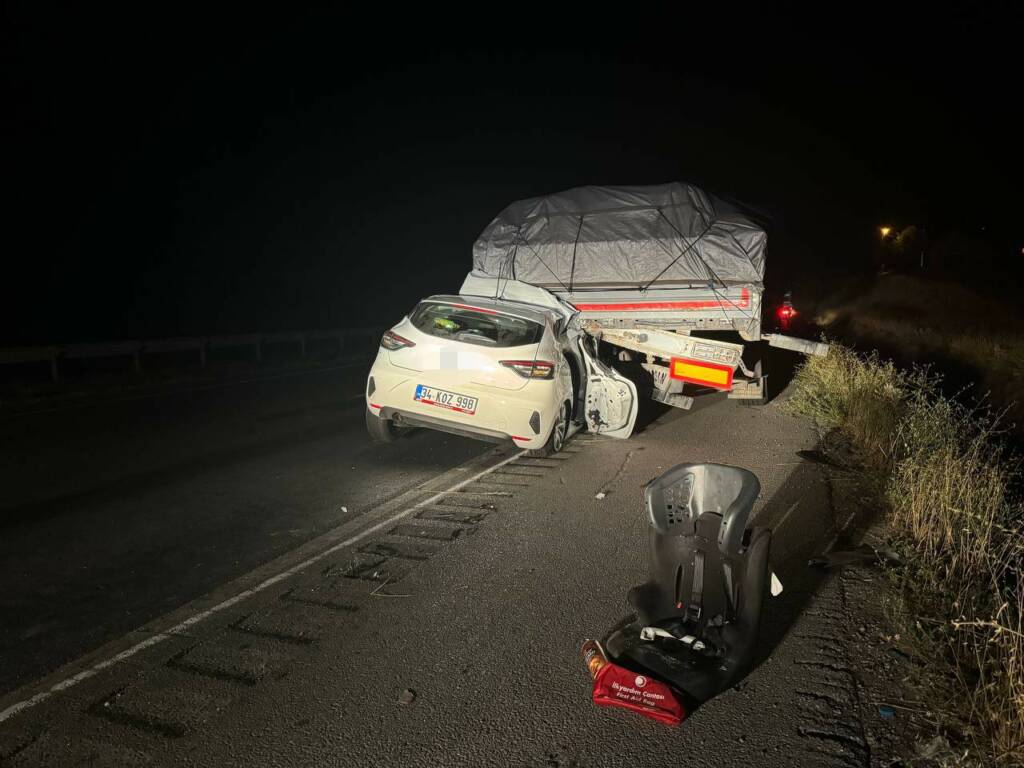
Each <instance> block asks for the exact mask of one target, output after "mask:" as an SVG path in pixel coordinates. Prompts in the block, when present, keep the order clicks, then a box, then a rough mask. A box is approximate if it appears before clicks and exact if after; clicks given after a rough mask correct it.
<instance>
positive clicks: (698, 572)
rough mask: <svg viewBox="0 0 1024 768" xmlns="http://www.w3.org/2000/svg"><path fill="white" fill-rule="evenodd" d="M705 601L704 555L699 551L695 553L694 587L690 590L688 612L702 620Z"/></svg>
mask: <svg viewBox="0 0 1024 768" xmlns="http://www.w3.org/2000/svg"><path fill="white" fill-rule="evenodd" d="M703 599H704V553H703V552H701V551H700V550H697V551H696V552H694V553H693V586H692V587H691V588H690V604H689V605H688V606H687V611H688V612H692V613H693V614H694V617H695V618H698V619H699V618H700V610H701V606H702V605H703Z"/></svg>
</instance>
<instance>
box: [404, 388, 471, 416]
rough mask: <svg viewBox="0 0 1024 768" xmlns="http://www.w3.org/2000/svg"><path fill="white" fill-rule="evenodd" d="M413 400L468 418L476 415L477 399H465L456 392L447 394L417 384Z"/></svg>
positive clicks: (443, 391) (447, 392)
mask: <svg viewBox="0 0 1024 768" xmlns="http://www.w3.org/2000/svg"><path fill="white" fill-rule="evenodd" d="M414 399H415V400H416V401H418V402H420V403H426V404H427V405H437V406H440V407H441V408H447V409H448V410H450V411H458V412H459V413H465V414H468V415H469V416H472V415H473V414H474V413H476V401H477V399H476V398H475V397H467V396H466V395H460V394H458V393H457V392H449V391H448V390H446V389H434V388H433V387H427V386H424V385H423V384H417V385H416V395H415V397H414Z"/></svg>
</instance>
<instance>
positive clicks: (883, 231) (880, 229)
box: [878, 227, 892, 240]
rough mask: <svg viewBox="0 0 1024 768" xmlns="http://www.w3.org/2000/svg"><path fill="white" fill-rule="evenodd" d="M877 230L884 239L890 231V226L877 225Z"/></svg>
mask: <svg viewBox="0 0 1024 768" xmlns="http://www.w3.org/2000/svg"><path fill="white" fill-rule="evenodd" d="M878 231H879V232H881V233H882V239H883V240H884V239H885V238H887V237H888V236H889V233H890V232H892V227H879V228H878Z"/></svg>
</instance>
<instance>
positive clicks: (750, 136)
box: [0, 3, 1024, 344]
mask: <svg viewBox="0 0 1024 768" xmlns="http://www.w3.org/2000/svg"><path fill="white" fill-rule="evenodd" d="M1009 7H1010V6H1009V5H1005V6H998V5H997V6H990V8H989V10H987V11H984V12H979V11H976V10H966V9H965V10H963V11H961V12H960V13H958V14H955V15H950V16H947V17H944V18H934V17H931V16H924V15H920V16H917V15H906V16H904V17H900V18H897V17H894V16H893V15H892V14H891V13H889V12H887V13H886V14H885V15H878V14H875V13H874V12H871V11H868V10H865V9H864V8H862V7H861V6H844V8H843V12H844V13H847V14H851V15H852V14H854V13H856V14H858V15H859V16H858V17H857V18H845V19H844V18H841V17H839V18H836V17H832V16H830V17H828V18H825V17H824V16H823V17H822V18H821V19H814V18H808V17H807V16H806V15H800V14H796V13H793V14H791V18H786V17H781V16H779V15H778V14H774V13H773V14H772V15H771V16H767V15H766V16H765V17H763V18H748V19H746V20H745V22H744V23H742V24H741V23H739V22H740V21H741V20H742V17H743V14H742V12H740V11H738V10H736V11H734V12H732V13H731V14H730V15H729V17H727V18H728V23H726V20H704V19H698V18H696V17H693V16H690V15H688V14H680V15H679V16H670V15H665V14H663V13H659V12H655V11H647V12H645V13H644V15H643V17H639V16H638V17H636V18H626V19H621V20H616V19H608V20H609V21H611V22H613V23H612V24H610V25H609V26H607V27H605V28H603V29H602V30H601V31H597V30H596V29H591V28H590V24H592V23H593V22H595V21H600V19H594V18H590V19H586V20H584V21H580V20H579V19H575V20H574V19H572V18H566V19H555V18H553V17H548V16H543V17H541V16H540V15H539V11H533V12H529V13H528V12H527V11H528V10H529V9H525V8H524V9H521V11H522V12H521V13H520V12H515V13H513V11H515V9H514V8H512V7H509V8H508V13H509V15H508V16H507V17H506V18H504V19H503V20H502V21H500V22H499V21H488V20H486V19H484V18H483V17H479V16H477V15H476V13H475V12H474V14H471V20H472V21H473V22H475V23H477V24H478V25H479V27H478V29H477V30H476V31H474V30H473V29H472V27H468V28H466V29H464V30H463V29H462V28H461V26H460V27H456V26H455V25H454V23H453V24H452V25H451V26H450V27H449V28H448V30H447V32H446V33H445V34H444V35H440V34H434V33H432V32H428V30H427V28H426V27H423V28H422V29H420V30H419V31H418V32H415V33H412V32H410V31H409V30H408V29H407V30H405V31H404V32H401V33H399V32H398V31H396V30H395V29H393V24H394V23H395V19H393V18H388V17H382V18H375V19H370V18H368V17H366V18H363V17H360V18H357V17H355V16H352V15H349V14H347V13H342V12H341V11H338V12H331V13H328V12H318V13H305V14H299V13H292V14H291V15H290V16H288V17H287V18H279V17H271V16H261V17H255V16H254V15H253V12H252V11H250V10H246V11H244V12H242V11H239V13H238V14H237V15H236V16H227V15H222V16H219V17H217V18H212V17H209V16H208V15H204V14H195V15H190V14H189V13H187V12H185V11H183V10H181V9H180V8H179V7H177V6H175V7H173V8H172V9H171V10H168V11H167V12H166V14H164V15H158V14H155V13H154V12H153V11H151V10H146V11H139V10H135V11H131V12H114V11H110V10H107V11H102V12H96V11H95V10H93V9H91V8H89V9H79V10H75V11H59V10H56V9H54V8H53V7H49V8H47V9H43V8H42V7H41V5H40V4H32V3H25V4H14V5H9V6H7V8H6V21H5V24H4V32H3V56H4V96H5V98H4V102H5V109H4V117H3V131H4V137H3V146H4V153H5V157H4V167H5V169H6V170H5V174H4V175H5V180H6V185H7V192H8V194H7V198H8V201H9V202H8V205H7V206H6V208H7V211H6V212H7V216H6V217H5V221H6V226H5V233H6V236H7V237H6V240H7V243H6V247H5V248H4V250H5V251H6V252H7V258H6V259H5V262H6V267H5V273H6V275H7V278H8V279H7V280H5V283H6V285H5V286H4V291H3V295H4V300H3V331H2V334H3V336H2V338H0V344H18V343H38V342H70V341H79V340H113V339H122V338H123V339H130V338H145V337H159V336H171V335H192V334H203V333H213V332H227V331H238V332H242V331H257V330H279V329H302V328H316V327H341V326H353V325H375V324H386V323H388V322H390V321H393V320H397V319H398V318H399V317H400V316H401V315H402V314H403V313H404V312H405V311H407V310H408V309H409V307H410V306H411V305H412V304H413V303H414V302H415V300H416V299H417V298H419V297H421V296H423V295H426V294H430V293H436V292H447V291H454V290H456V289H457V288H458V286H459V284H460V281H461V278H462V276H463V275H464V274H465V272H466V271H468V269H469V265H470V248H471V246H472V242H473V240H474V238H475V237H476V235H477V234H478V233H479V232H480V230H481V229H482V228H483V227H484V226H485V225H486V223H487V222H488V221H489V220H490V219H491V218H492V217H493V216H494V215H495V214H497V212H498V211H499V210H500V209H501V208H503V207H504V206H505V205H506V204H507V203H509V202H511V201H512V200H515V199H518V198H522V197H528V196H532V195H537V194H543V193H545V192H552V191H557V190H559V189H563V188H567V187H571V186H576V185H580V184H646V183H660V182H665V181H672V180H683V181H690V182H693V183H696V184H698V185H700V186H703V187H704V188H706V189H708V190H709V191H712V192H714V193H716V194H720V195H724V196H728V197H731V198H735V199H738V200H742V201H744V202H746V203H748V204H749V205H751V206H753V207H755V208H756V209H758V210H759V211H760V212H762V213H763V214H764V215H765V216H766V217H767V219H768V221H769V231H770V234H771V239H770V241H769V243H770V245H769V256H768V271H769V280H771V279H772V278H773V277H775V278H776V279H790V276H791V275H794V274H799V273H801V272H804V271H808V270H813V271H817V272H820V273H824V272H837V273H842V272H847V271H856V270H858V269H862V268H863V267H864V264H866V263H867V262H866V260H868V259H869V258H870V256H869V251H870V247H871V242H872V238H873V237H876V229H875V227H876V226H877V225H879V224H882V223H890V224H894V225H896V226H902V225H905V224H909V223H919V224H926V225H927V226H928V227H929V231H936V232H938V231H941V230H942V229H944V228H964V229H966V230H971V231H975V230H977V231H979V232H981V231H984V232H985V236H986V237H989V238H991V239H992V240H993V242H994V243H996V247H997V248H999V249H1002V250H1000V253H1001V254H1004V256H1005V258H1006V259H1007V268H1008V269H1015V268H1017V264H1015V263H1013V262H1012V259H1013V257H1014V256H1016V257H1017V258H1018V260H1020V259H1024V255H1022V254H1021V250H1020V249H1021V246H1024V226H1022V219H1021V205H1022V202H1024V198H1022V193H1021V182H1022V171H1024V164H1022V155H1021V149H1020V140H1021V133H1022V122H1021V116H1020V109H1021V107H1020V103H1019V102H1020V100H1021V80H1020V74H1021V72H1022V70H1024V67H1022V66H1021V61H1020V59H1021V56H1022V54H1021V41H1020V40H1019V39H1017V40H1014V39H1013V38H1012V37H1011V35H1012V34H1013V31H1014V29H1015V28H1017V27H1016V24H1015V23H1013V22H1012V21H1011V20H1010V19H1009V18H1008V17H1007V16H1005V15H1004V11H1003V9H1008V8H1009ZM595 14H596V12H592V13H591V14H590V15H591V16H593V15H595ZM393 15H400V14H399V12H398V7H397V6H396V7H395V10H394V14H393ZM407 21H412V22H413V23H412V24H411V26H413V27H415V22H414V20H407ZM431 21H432V22H433V23H434V24H438V25H441V26H443V21H444V20H443V19H441V18H432V19H431ZM619 21H620V22H621V23H614V22H619ZM426 23H427V22H426V20H425V21H424V24H426ZM812 26H813V27H817V28H812ZM741 27H742V28H741ZM822 30H829V31H828V33H826V32H824V31H822ZM836 30H840V34H841V37H840V38H837V37H835V34H836ZM499 31H500V39H499ZM456 43H461V44H462V45H468V46H470V47H469V48H467V49H463V50H460V51H457V50H455V45H456ZM540 46H543V48H541V47H540ZM517 48H518V50H517ZM981 227H985V229H984V230H981Z"/></svg>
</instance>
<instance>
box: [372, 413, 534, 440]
mask: <svg viewBox="0 0 1024 768" xmlns="http://www.w3.org/2000/svg"><path fill="white" fill-rule="evenodd" d="M371 410H372V409H371ZM377 415H378V416H380V417H381V418H382V419H391V420H392V421H394V422H395V424H396V425H397V426H400V427H425V428H427V429H434V430H437V431H439V432H447V433H449V434H451V435H458V436H460V437H471V438H474V439H476V440H484V441H486V442H488V443H496V444H500V445H505V444H512V445H515V444H516V443H515V441H514V440H513V439H512V438H511V436H509V435H506V434H505V433H504V432H497V431H495V430H491V429H483V428H481V427H474V426H472V425H469V424H457V423H455V422H453V421H446V420H445V419H438V418H434V417H431V416H424V415H423V414H421V413H411V412H409V411H402V410H399V409H398V408H385V407H382V408H381V409H380V410H379V411H378V413H377Z"/></svg>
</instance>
